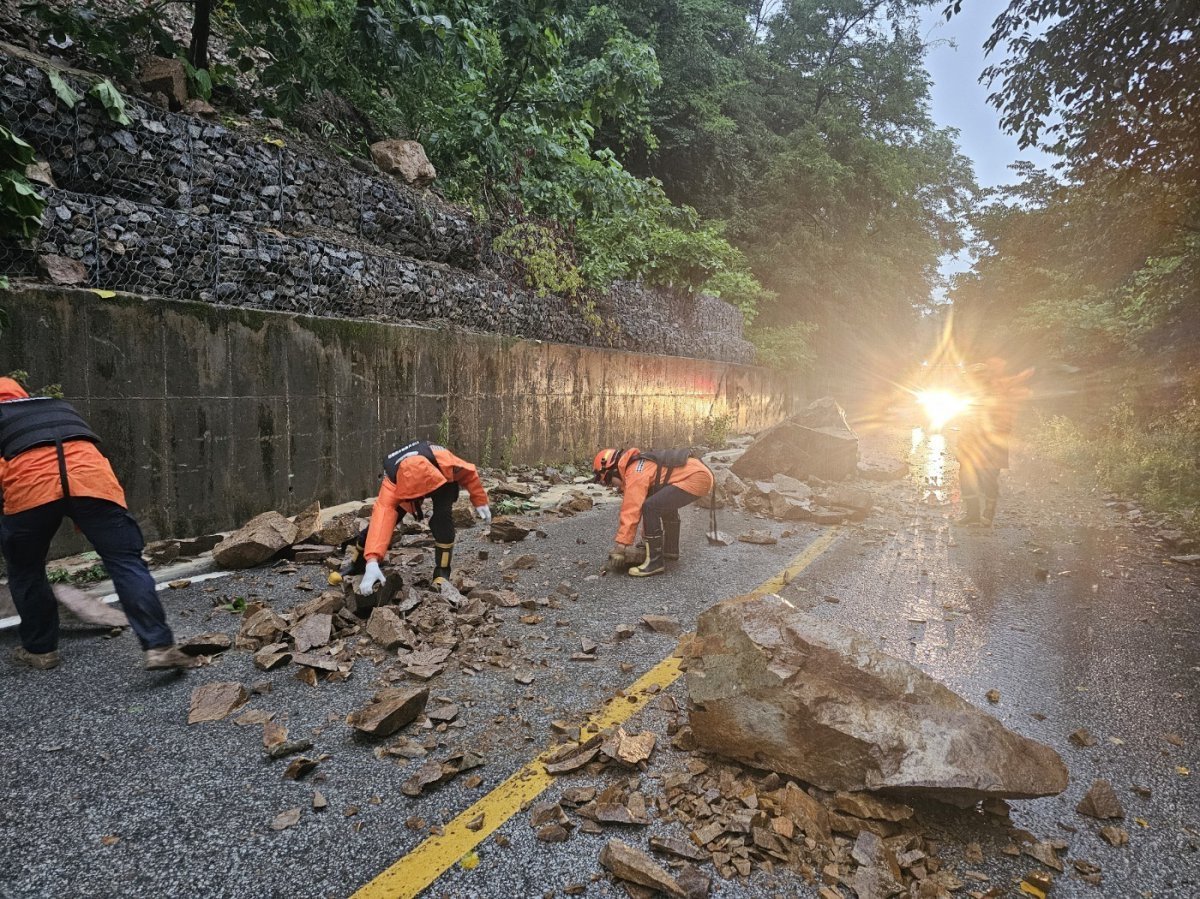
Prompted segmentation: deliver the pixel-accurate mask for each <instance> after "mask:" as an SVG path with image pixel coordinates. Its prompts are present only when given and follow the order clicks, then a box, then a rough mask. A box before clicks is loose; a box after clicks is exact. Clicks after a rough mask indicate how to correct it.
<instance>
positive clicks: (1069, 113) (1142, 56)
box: [947, 0, 1200, 187]
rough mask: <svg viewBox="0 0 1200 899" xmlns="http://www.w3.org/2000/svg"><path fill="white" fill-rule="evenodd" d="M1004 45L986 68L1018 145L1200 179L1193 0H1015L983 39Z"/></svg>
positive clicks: (1095, 163) (1080, 161) (1105, 166)
mask: <svg viewBox="0 0 1200 899" xmlns="http://www.w3.org/2000/svg"><path fill="white" fill-rule="evenodd" d="M955 6H956V4H951V6H950V7H948V8H947V15H950V14H951V12H952V10H953V8H954V7H955ZM1001 48H1003V49H1004V50H1005V51H1007V55H1006V56H1004V58H1002V59H1000V60H999V61H997V62H996V63H994V64H993V65H991V66H989V67H988V68H987V69H986V70H985V72H984V77H985V79H986V80H987V83H988V84H989V86H991V87H994V88H995V89H996V90H995V92H994V93H993V94H992V95H991V97H990V98H989V99H990V100H991V101H992V103H993V104H994V105H995V106H996V107H997V109H999V110H1000V112H1001V126H1002V127H1003V128H1005V129H1006V130H1008V131H1010V132H1012V133H1014V134H1016V135H1017V137H1018V140H1019V143H1020V145H1021V146H1023V147H1025V146H1031V145H1034V144H1042V145H1043V146H1046V147H1048V148H1049V149H1051V150H1053V151H1054V152H1057V153H1059V154H1061V155H1064V156H1065V157H1067V158H1068V159H1070V160H1071V161H1072V162H1073V163H1075V164H1076V165H1078V166H1080V167H1083V168H1085V169H1087V170H1088V171H1090V172H1093V173H1100V172H1103V171H1105V170H1108V171H1111V170H1112V169H1114V168H1119V169H1126V170H1130V171H1137V172H1152V171H1153V172H1157V173H1158V174H1159V175H1160V176H1161V177H1163V178H1164V179H1166V180H1168V181H1174V182H1178V183H1181V184H1182V183H1187V184H1190V185H1192V186H1193V187H1195V186H1197V185H1198V184H1200V134H1198V133H1197V129H1196V128H1195V127H1194V125H1195V121H1194V120H1195V114H1194V112H1195V98H1196V97H1197V96H1200V32H1198V31H1197V29H1196V7H1195V4H1194V3H1186V2H1185V3H1134V4H1129V5H1126V4H1114V3H1093V2H1089V0H1011V2H1009V3H1008V6H1007V8H1006V9H1005V10H1004V11H1003V12H1002V13H1001V14H1000V15H999V16H998V17H997V18H996V20H995V22H994V23H993V30H992V34H991V36H990V37H989V38H988V40H987V42H986V44H985V49H986V50H987V51H988V52H989V53H996V55H997V56H998V55H999V53H997V51H1000V50H1001Z"/></svg>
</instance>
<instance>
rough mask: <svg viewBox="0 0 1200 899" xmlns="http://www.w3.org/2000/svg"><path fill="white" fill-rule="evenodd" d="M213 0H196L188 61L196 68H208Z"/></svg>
mask: <svg viewBox="0 0 1200 899" xmlns="http://www.w3.org/2000/svg"><path fill="white" fill-rule="evenodd" d="M212 9H213V0H196V14H195V16H194V17H193V18H192V45H191V47H189V48H188V62H190V63H191V64H192V67H193V68H196V69H207V68H208V36H209V32H210V30H211V26H212Z"/></svg>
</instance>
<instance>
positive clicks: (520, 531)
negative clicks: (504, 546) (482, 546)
mask: <svg viewBox="0 0 1200 899" xmlns="http://www.w3.org/2000/svg"><path fill="white" fill-rule="evenodd" d="M529 531H530V529H529V528H527V527H525V526H524V525H521V524H518V523H517V522H515V521H513V520H512V519H511V518H505V517H503V516H501V517H499V518H493V519H492V524H491V527H490V528H489V530H488V535H487V537H488V539H489V540H493V541H496V542H498V543H517V542H519V541H521V540H524V539H525V538H526V537H528V536H529Z"/></svg>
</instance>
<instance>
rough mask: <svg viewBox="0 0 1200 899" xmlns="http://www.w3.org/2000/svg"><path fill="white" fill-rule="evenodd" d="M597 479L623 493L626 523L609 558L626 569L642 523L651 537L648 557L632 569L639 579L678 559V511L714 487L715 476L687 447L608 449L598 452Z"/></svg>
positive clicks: (594, 468) (624, 521)
mask: <svg viewBox="0 0 1200 899" xmlns="http://www.w3.org/2000/svg"><path fill="white" fill-rule="evenodd" d="M592 474H593V475H595V480H596V482H597V483H600V484H605V485H608V486H610V487H615V488H616V489H617V491H618V492H620V493H621V494H623V496H624V498H623V499H622V501H621V524H620V527H619V528H618V530H617V537H616V542H615V543H614V544H613V547H612V550H611V551H610V552H609V554H608V559H609V562H610V563H611V564H612V565H614V566H616V567H624V565H625V556H626V553H625V551H626V550H627V549H628V548H629V547H630V546H631V545H633V543H634V541H635V540H637V531H638V523H639V522H640V523H641V525H642V534H643V536H645V538H646V558H645V560H644V561H643V562H642V563H641V564H640V565H635V566H634V567H632V568H630V569H629V573H630V574H631V575H633V576H634V577H650V576H652V575H655V574H662V573H663V572H664V571H666V565H665V564H664V560H666V559H678V558H679V524H680V523H679V510H680V509H682V508H683V507H684V506H688V505H691V504H692V503H694V502H695V501H696V500H698V499H700V497H702V496H704V495H705V494H707V493H709V492H710V491H711V490H712V489H713V474H712V472H711V471H709V469H708V466H707V465H705V464H704V463H703V462H701V461H700V460H699V459H695V458H691V457H690V456H688V454H687V451H686V450H662V451H654V450H648V451H646V452H642V451H641V450H639V449H638V448H637V447H633V448H631V449H605V450H601V451H600V452H599V453H597V454H596V459H595V461H594V462H593V463H592Z"/></svg>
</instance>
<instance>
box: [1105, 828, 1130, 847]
mask: <svg viewBox="0 0 1200 899" xmlns="http://www.w3.org/2000/svg"><path fill="white" fill-rule="evenodd" d="M1100 836H1102V837H1103V838H1104V842H1106V843H1108V845H1110V846H1124V845H1126V844H1127V843H1128V842H1129V831H1127V830H1126V829H1125V828H1124V827H1117V826H1116V825H1115V824H1108V825H1106V826H1104V827H1101V828H1100Z"/></svg>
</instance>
